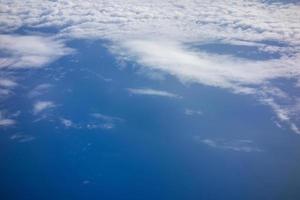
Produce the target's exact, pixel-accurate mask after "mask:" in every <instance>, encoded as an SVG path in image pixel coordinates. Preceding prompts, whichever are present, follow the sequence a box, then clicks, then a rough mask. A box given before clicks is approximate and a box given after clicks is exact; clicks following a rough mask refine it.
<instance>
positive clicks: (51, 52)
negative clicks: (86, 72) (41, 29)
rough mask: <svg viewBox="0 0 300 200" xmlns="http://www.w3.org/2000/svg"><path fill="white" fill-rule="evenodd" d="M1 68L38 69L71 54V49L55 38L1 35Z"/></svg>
mask: <svg viewBox="0 0 300 200" xmlns="http://www.w3.org/2000/svg"><path fill="white" fill-rule="evenodd" d="M0 51H1V52H4V53H5V55H6V56H5V57H1V58H0V68H9V69H15V68H36V67H41V66H43V65H46V64H48V63H50V62H52V61H53V60H55V59H57V58H59V57H60V56H64V55H66V54H69V53H70V52H71V49H70V48H67V47H65V45H64V44H63V43H62V42H60V41H59V40H56V39H54V38H50V37H45V36H34V35H31V36H21V35H4V34H0Z"/></svg>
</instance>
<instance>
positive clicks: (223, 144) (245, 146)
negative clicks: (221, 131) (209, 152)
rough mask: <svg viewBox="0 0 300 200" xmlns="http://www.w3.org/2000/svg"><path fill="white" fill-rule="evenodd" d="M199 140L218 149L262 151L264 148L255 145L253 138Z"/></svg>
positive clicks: (248, 151)
mask: <svg viewBox="0 0 300 200" xmlns="http://www.w3.org/2000/svg"><path fill="white" fill-rule="evenodd" d="M196 140H197V141H198V142H201V143H202V144H205V145H207V146H209V147H212V148H216V149H223V150H229V151H237V152H245V153H250V152H262V151H263V150H262V149H260V148H258V147H257V146H255V144H254V143H253V141H252V140H223V139H200V138H198V137H197V138H196Z"/></svg>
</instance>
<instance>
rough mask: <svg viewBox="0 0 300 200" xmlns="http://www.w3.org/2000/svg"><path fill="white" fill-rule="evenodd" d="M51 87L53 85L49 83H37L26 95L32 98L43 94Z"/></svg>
mask: <svg viewBox="0 0 300 200" xmlns="http://www.w3.org/2000/svg"><path fill="white" fill-rule="evenodd" d="M52 87H53V85H51V84H49V83H43V84H40V85H37V86H36V87H35V88H33V89H32V90H31V91H30V92H29V93H28V97H30V98H34V97H38V96H41V95H42V94H44V93H45V92H47V91H48V90H49V89H50V88H52Z"/></svg>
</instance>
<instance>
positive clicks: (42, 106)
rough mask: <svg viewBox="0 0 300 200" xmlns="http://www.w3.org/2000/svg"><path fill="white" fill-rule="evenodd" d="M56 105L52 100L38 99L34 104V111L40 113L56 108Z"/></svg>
mask: <svg viewBox="0 0 300 200" xmlns="http://www.w3.org/2000/svg"><path fill="white" fill-rule="evenodd" d="M55 106H56V105H55V104H54V103H53V102H52V101H37V102H36V103H35V104H34V105H33V113H34V114H39V113H41V112H42V111H44V110H47V109H50V108H54V107H55Z"/></svg>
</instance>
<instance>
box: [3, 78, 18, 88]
mask: <svg viewBox="0 0 300 200" xmlns="http://www.w3.org/2000/svg"><path fill="white" fill-rule="evenodd" d="M0 86H1V87H5V88H12V87H15V86H17V83H16V82H15V81H13V80H10V79H7V78H0Z"/></svg>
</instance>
